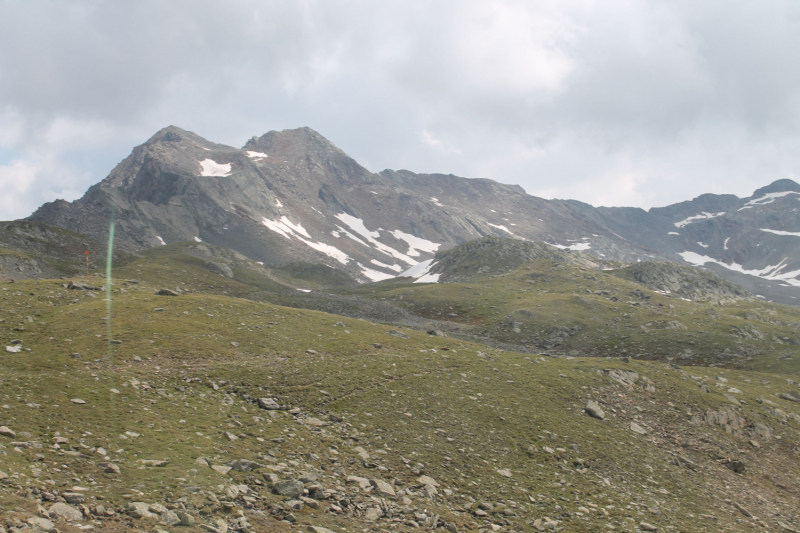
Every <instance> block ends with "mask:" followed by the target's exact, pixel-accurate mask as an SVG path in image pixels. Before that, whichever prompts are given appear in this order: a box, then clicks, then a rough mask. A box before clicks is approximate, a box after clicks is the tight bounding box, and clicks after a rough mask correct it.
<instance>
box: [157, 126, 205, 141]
mask: <svg viewBox="0 0 800 533" xmlns="http://www.w3.org/2000/svg"><path fill="white" fill-rule="evenodd" d="M182 141H183V142H185V141H190V142H193V143H197V144H203V145H206V144H207V145H212V144H213V143H211V142H209V141H207V140H206V139H204V138H202V137H200V136H199V135H197V134H196V133H193V132H191V131H188V130H185V129H183V128H179V127H178V126H167V127H166V128H161V129H160V130H158V131H157V132H156V133H155V134H154V135H153V136H152V137H150V138H149V139H147V141H145V143H144V144H145V145H147V146H151V145H154V144H156V143H161V142H170V143H176V142H182Z"/></svg>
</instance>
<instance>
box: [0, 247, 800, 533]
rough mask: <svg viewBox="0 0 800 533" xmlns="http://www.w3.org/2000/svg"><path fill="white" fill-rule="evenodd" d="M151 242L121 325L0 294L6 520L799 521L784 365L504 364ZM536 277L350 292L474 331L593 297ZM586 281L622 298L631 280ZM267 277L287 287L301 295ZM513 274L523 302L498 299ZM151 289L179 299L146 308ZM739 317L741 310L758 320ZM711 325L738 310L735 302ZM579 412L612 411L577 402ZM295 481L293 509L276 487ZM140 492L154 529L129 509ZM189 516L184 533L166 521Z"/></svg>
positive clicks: (729, 526) (23, 290)
mask: <svg viewBox="0 0 800 533" xmlns="http://www.w3.org/2000/svg"><path fill="white" fill-rule="evenodd" d="M158 253H159V254H162V255H160V256H155V255H154V256H148V257H143V258H140V259H137V260H135V261H132V262H130V263H128V264H126V265H124V266H123V267H121V268H120V269H119V270H118V271H117V277H115V280H114V282H113V285H112V286H111V287H112V291H111V295H112V299H111V303H112V306H111V309H112V312H111V315H110V320H109V317H108V315H107V311H106V310H107V303H108V302H106V301H105V296H106V294H105V293H102V292H96V291H79V290H70V289H66V288H64V286H63V284H64V282H63V281H55V280H29V281H18V282H15V283H6V284H3V285H2V288H3V289H4V290H3V291H2V298H3V299H2V300H1V302H2V309H1V310H0V318H2V320H3V322H2V323H0V328H2V329H0V336H2V341H3V342H2V343H0V344H2V345H3V346H11V347H17V346H19V347H20V348H21V349H20V351H19V352H5V353H4V355H3V357H2V358H1V359H0V371H1V373H2V378H1V379H2V385H3V391H2V398H0V402H2V405H0V424H2V425H5V426H7V427H8V428H9V429H10V430H11V431H13V432H14V433H16V435H15V436H14V437H0V444H1V445H2V446H3V448H0V450H1V451H2V452H5V453H4V454H2V455H0V471H2V472H3V473H4V474H5V475H6V476H8V477H6V478H5V479H4V480H3V482H2V483H0V501H2V513H1V514H0V517H2V518H3V519H6V520H9V521H10V522H7V523H11V524H13V523H15V522H14V520H19V521H21V522H24V521H25V520H29V519H30V518H31V517H32V516H35V515H36V514H37V512H39V513H45V512H47V511H48V510H49V509H51V507H52V506H53V505H54V504H55V503H57V502H58V501H60V500H63V501H73V502H78V501H79V500H81V499H82V502H81V503H73V504H70V505H71V506H72V507H73V508H74V509H77V510H78V511H79V512H83V513H85V514H84V515H83V516H82V517H81V518H82V520H76V521H73V522H72V523H71V524H72V525H70V523H67V522H65V521H63V520H54V522H55V523H56V525H57V526H58V528H59V529H60V530H61V531H78V528H77V526H79V525H82V526H85V525H93V526H94V527H95V528H98V529H100V530H103V531H116V530H119V531H122V530H125V531H129V530H132V529H139V530H142V531H154V530H156V529H163V530H167V531H172V530H180V531H210V530H211V529H209V528H214V529H215V530H217V531H221V530H223V527H222V525H221V523H219V522H217V521H219V520H222V521H223V522H224V527H225V528H228V530H229V531H233V530H241V531H248V530H249V531H287V532H288V531H298V530H306V529H307V528H308V527H309V526H315V527H324V528H328V529H330V530H332V531H337V532H338V531H361V530H367V531H374V530H377V531H413V530H416V529H417V528H418V527H420V528H426V529H429V528H431V527H432V526H434V525H439V526H441V527H444V528H448V527H449V528H451V530H452V529H455V530H457V531H478V530H481V529H484V530H487V531H491V530H493V529H495V528H501V529H502V530H516V531H537V530H539V528H544V529H548V528H551V529H555V530H556V531H570V532H573V531H574V532H583V531H586V532H589V531H604V530H609V531H610V530H615V531H631V532H632V531H641V530H648V529H647V528H648V527H649V526H653V527H655V528H658V530H659V531H697V530H713V531H751V530H753V529H755V530H760V529H767V528H780V527H782V526H781V525H780V524H785V525H786V526H787V527H796V525H797V524H798V520H799V519H800V517H798V514H797V509H798V503H799V502H798V493H799V492H800V484H798V476H800V463H798V448H797V440H798V432H800V403H796V402H793V401H790V400H787V399H784V398H782V397H780V395H783V394H786V393H789V392H790V391H794V392H797V391H800V388H798V385H797V384H796V383H794V382H790V381H789V380H787V377H786V376H782V375H778V374H776V373H774V372H771V373H757V372H753V371H747V370H732V369H715V368H707V367H706V368H704V367H691V368H686V367H681V368H675V367H673V366H670V365H668V364H665V363H663V362H655V361H633V360H627V359H625V360H623V359H619V358H584V357H574V358H568V357H563V358H552V357H544V356H541V355H536V354H529V353H516V352H510V351H504V350H501V349H497V348H489V347H487V346H486V345H483V344H474V343H471V342H467V341H463V340H459V339H455V338H445V337H439V336H432V335H428V334H426V333H424V332H421V331H414V330H411V329H404V328H397V327H393V326H387V325H381V324H376V323H371V322H368V321H363V320H357V319H352V318H343V317H341V316H337V315H330V314H326V313H322V312H319V311H314V310H306V309H297V308H290V307H285V306H281V305H277V304H275V303H271V302H263V301H262V302H259V301H252V300H248V299H244V298H241V297H239V296H240V295H241V294H249V293H253V291H254V289H253V287H254V285H252V284H245V283H242V282H240V281H236V280H235V279H233V278H230V277H227V276H225V275H220V274H215V273H213V272H211V271H210V270H209V269H208V268H206V267H207V265H205V263H200V264H191V263H192V262H191V261H188V260H182V262H179V261H177V260H176V259H175V258H174V257H170V256H169V255H170V254H169V253H168V250H166V247H165V248H164V249H159V251H158ZM526 268H531V269H532V270H526ZM536 268H537V267H536V265H535V264H534V265H533V266H530V267H522V269H521V270H519V271H515V272H513V273H511V274H508V275H507V276H506V277H501V278H497V279H496V280H495V281H487V282H486V283H487V284H488V285H489V287H488V288H487V287H486V286H485V285H484V284H481V285H479V286H478V285H475V286H471V287H472V288H470V289H468V288H467V287H466V286H459V285H457V284H451V285H447V284H445V285H437V286H427V287H421V286H419V285H416V286H415V285H409V284H406V285H405V286H403V285H401V284H398V283H395V284H394V285H393V284H391V283H389V284H379V285H373V286H372V287H371V288H368V287H365V288H362V289H359V291H361V293H368V294H370V297H371V298H381V297H387V298H395V300H396V302H395V303H397V302H403V304H404V305H405V304H408V302H409V300H410V299H411V298H412V297H413V302H414V303H413V305H414V306H418V307H415V308H414V310H415V312H419V313H423V311H424V310H425V309H428V311H426V313H427V314H430V315H434V316H436V313H438V312H439V310H440V309H442V310H443V309H444V307H443V306H445V305H447V307H449V304H450V302H452V303H453V304H455V303H456V300H455V298H456V293H457V292H461V293H462V296H463V299H462V300H459V301H460V302H461V305H462V308H464V309H469V312H468V313H465V314H464V315H463V316H462V314H461V312H456V314H458V315H459V316H457V317H450V320H453V321H455V322H456V323H460V322H463V323H466V324H468V323H470V322H474V323H475V325H476V326H478V327H486V326H485V324H490V323H494V324H498V325H499V324H500V323H501V321H500V320H497V321H496V322H490V320H493V319H495V318H498V317H500V316H501V314H502V313H505V314H503V315H502V316H506V315H507V314H508V312H510V311H511V310H512V309H516V308H518V309H527V308H528V307H531V302H532V301H533V300H528V298H532V297H533V296H534V295H536V296H537V298H538V299H537V301H538V302H540V303H539V304H538V305H542V306H543V308H545V307H547V308H550V309H553V310H555V311H554V312H557V313H564V315H565V316H566V315H567V313H568V312H572V308H568V307H565V306H568V305H574V306H576V307H575V309H578V308H584V307H585V306H586V305H587V304H586V303H585V302H582V301H581V300H577V298H576V297H575V296H573V295H572V291H573V289H575V288H576V287H575V285H574V283H575V282H574V281H569V279H568V278H569V276H568V274H569V275H570V276H571V275H572V272H571V271H569V270H566V269H560V268H556V267H552V266H551V267H547V268H545V267H544V266H542V267H541V269H540V270H538V271H537V270H536ZM532 273H545V274H546V275H547V276H550V281H549V282H548V285H547V286H548V289H544V288H542V290H541V293H540V292H539V289H538V287H539V286H538V285H533V284H528V283H527V280H528V279H532V278H531V277H530V274H532ZM587 275H588V274H587ZM592 275H595V276H597V277H598V280H599V281H601V282H602V283H603V284H604V286H606V287H607V288H608V289H609V290H610V291H611V290H614V291H616V292H614V294H623V293H625V291H629V289H630V287H632V285H628V283H630V282H628V281H625V280H621V279H619V278H615V277H613V276H609V277H608V278H606V277H605V275H604V274H602V273H600V274H598V273H594V274H592ZM134 276H135V277H134ZM96 279H97V281H96V282H95V284H96V285H99V284H100V283H103V282H104V280H101V279H100V278H96ZM126 280H130V281H126ZM534 281H535V283H541V281H537V280H536V279H534ZM589 281H591V280H586V282H587V283H588V282H589ZM273 283H275V285H274V286H273V289H272V290H274V291H275V293H276V294H277V293H279V292H280V293H281V294H284V295H291V297H292V298H294V297H295V293H296V294H297V297H299V298H302V297H305V295H306V294H307V293H300V292H298V291H297V290H295V289H293V288H291V287H289V286H288V285H282V284H280V283H277V282H273ZM513 283H520V284H522V283H524V284H525V285H526V286H527V285H530V287H531V292H529V293H522V294H517V292H515V291H512V289H510V288H506V289H504V288H503V287H509V286H512V284H513ZM264 284H265V285H263V287H266V286H267V285H269V284H268V283H266V282H264ZM587 286H588V285H587ZM263 287H262V288H263ZM275 287H277V288H275ZM162 288H172V289H173V290H174V289H178V288H179V289H181V292H180V293H179V295H178V296H157V295H156V294H155V293H156V292H157V291H159V290H160V289H162ZM370 290H374V291H376V292H374V293H369V291H370ZM281 291H282V292H281ZM545 291H547V292H545ZM225 293H227V294H225ZM478 293H482V294H478ZM266 294H267V292H266V291H265V292H262V293H261V296H262V297H263V296H264V295H266ZM310 294H313V293H310ZM381 294H384V295H385V296H380V295H381ZM484 294H485V295H486V296H484ZM576 294H577V293H576ZM583 294H585V295H586V296H582V297H584V298H586V299H587V300H589V302H590V304H589V310H590V311H591V310H593V309H594V313H595V314H597V313H599V311H598V310H606V309H613V307H617V308H618V312H619V313H620V314H622V311H623V310H629V309H630V310H631V311H633V313H635V315H634V314H632V317H631V319H629V320H632V321H633V322H634V323H636V324H638V323H639V322H640V321H643V320H648V321H652V320H653V318H652V316H651V314H652V315H653V316H655V315H654V314H655V313H656V312H657V310H658V309H660V307H661V306H659V305H658V303H664V304H665V307H667V309H669V307H668V304H673V305H675V306H676V307H675V309H677V310H678V311H676V310H675V309H673V310H670V311H673V312H676V313H677V312H679V311H680V312H683V310H684V308H678V307H677V305H685V306H686V307H685V309H686V310H687V312H688V310H689V309H696V308H694V307H692V308H690V307H689V306H690V303H689V302H685V303H684V304H681V303H680V302H678V301H673V300H675V299H674V298H668V297H666V296H664V297H663V298H664V300H663V301H662V300H661V299H660V298H661V296H660V295H659V296H655V295H652V296H651V298H650V299H649V301H645V300H639V302H640V305H639V306H634V305H632V304H623V303H620V301H619V300H618V301H616V302H612V301H611V300H608V298H607V297H604V295H594V294H589V293H585V292H584V293H583ZM400 295H403V296H404V298H403V299H402V300H400V299H399V296H400ZM517 296H522V298H517ZM283 297H285V298H289V296H283ZM448 298H449V300H448ZM573 301H575V302H579V303H570V302H573ZM642 304H644V305H642ZM408 305H411V304H408ZM456 305H457V304H456ZM501 305H502V306H505V307H504V308H503V309H502V310H500V311H496V310H497V309H498V306H501ZM691 305H695V306H696V305H698V304H691ZM748 305H749V304H748ZM752 305H753V307H752V308H750V307H747V308H746V309H745V310H742V311H741V312H742V313H746V312H753V311H756V310H757V307H758V306H761V308H762V311H760V312H759V313H760V314H765V313H766V311H763V309H767V310H768V309H771V307H769V306H766V307H765V306H764V304H758V303H753V304H752ZM426 306H427V307H426ZM467 306H469V307H467ZM492 306H494V307H492ZM623 306H627V307H623ZM533 307H534V308H535V305H533ZM634 308H635V309H634ZM448 311H449V309H448ZM666 312H667V311H664V313H666ZM716 312H717V313H719V314H720V316H721V318H718V319H717V320H719V321H721V322H722V321H724V320H731V321H735V320H737V319H734V318H726V317H729V316H733V314H734V311H732V310H731V311H728V310H727V308H725V306H717V307H716ZM640 314H641V315H640ZM591 316H592V315H591V314H590V313H589V312H588V311H586V312H585V313H584V314H582V315H579V320H586V321H589V320H591ZM634 316H635V318H634ZM767 316H769V315H767ZM468 317H469V318H468ZM771 319H772V318H771ZM480 320H485V322H484V323H480ZM536 320H537V318H536V311H534V317H533V318H532V322H531V323H532V324H537V322H536ZM740 320H743V321H744V320H750V319H745V318H741V319H740ZM561 323H562V324H564V325H565V327H566V326H569V327H573V326H574V325H577V324H579V322H575V323H574V324H573V323H564V322H561ZM736 323H738V322H736ZM548 325H549V324H548ZM768 325H770V324H768ZM689 326H691V323H690V324H689V325H687V327H689ZM496 327H499V326H496ZM606 327H608V326H606ZM761 327H762V328H764V329H766V326H761ZM774 327H775V328H778V327H779V326H774ZM519 329H521V330H522V328H519ZM588 329H589V326H585V327H584V328H582V329H581V332H582V331H586V330H588ZM626 329H630V328H626ZM659 331H661V330H659ZM695 331H696V330H694V328H692V329H689V330H686V331H685V332H684V331H683V330H680V331H679V332H680V333H681V335H690V334H691V333H693V332H695ZM390 332H394V333H392V334H390ZM581 332H578V333H576V334H575V335H572V336H571V337H569V341H568V342H569V343H577V341H578V340H579V339H581V337H580V335H581ZM109 333H110V334H109ZM498 333H499V332H498ZM512 333H513V332H512ZM643 334H644V332H643ZM643 338H645V337H643ZM687 338H689V337H687ZM690 338H692V339H694V340H695V341H696V342H698V344H696V345H695V346H700V345H702V346H705V343H704V341H702V336H699V335H697V336H692V337H690ZM14 341H19V343H14ZM109 341H111V342H109ZM581 342H587V343H588V342H589V341H588V340H582V341H581ZM618 342H621V339H620V340H619V341H618ZM642 342H643V341H642ZM676 342H677V341H676ZM700 343H702V344H700ZM572 346H573V345H572V344H569V345H568V346H566V347H564V348H563V349H567V348H571V347H572ZM574 346H579V345H578V344H575V345H574ZM777 349H778V348H776V350H777ZM698 351H699V350H698ZM764 357H765V359H764V360H767V358H771V357H772V355H771V354H770V353H767V354H765V356H764ZM754 360H755V358H754ZM770 361H771V359H770ZM771 364H774V365H778V364H779V363H778V361H777V360H776V361H774V362H773V363H771ZM780 364H783V362H781V363H780ZM706 391H708V392H706ZM259 398H273V399H274V401H275V402H276V403H277V404H279V405H280V406H281V409H279V410H266V409H263V408H262V407H260V406H259V403H258V399H259ZM589 400H592V401H594V402H597V403H598V404H599V406H600V407H601V408H602V409H603V410H604V411H605V419H603V420H600V419H597V418H593V417H591V416H589V415H588V414H587V413H586V412H585V411H584V407H585V406H586V404H587V402H588V401H589ZM734 402H736V403H734ZM242 459H244V460H245V461H240V460H242ZM237 461H238V463H237ZM249 462H252V463H254V464H251V463H249ZM108 463H111V464H113V465H116V466H117V467H118V468H119V473H114V472H110V471H108V470H114V469H113V468H111V467H110V466H109V464H108ZM231 465H233V466H234V467H235V468H239V469H240V470H247V469H249V468H253V469H252V470H250V471H237V470H228V469H229V468H230V467H231ZM742 468H744V470H743V471H741V470H742ZM736 470H739V471H738V472H737V471H736ZM421 476H427V477H428V478H430V479H433V480H434V481H435V482H436V483H437V485H435V486H434V485H432V484H431V483H430V482H429V481H428V479H426V478H423V477H421ZM0 477H4V476H2V475H0ZM301 478H302V479H303V480H304V488H305V490H306V491H307V494H304V495H303V498H306V500H305V501H304V500H300V499H298V498H291V497H287V496H281V495H279V494H277V493H275V491H274V487H276V486H277V487H282V486H283V485H281V484H280V481H285V480H297V479H301ZM369 480H374V481H375V483H374V485H375V487H373V485H370V483H369ZM379 482H385V483H386V484H388V485H383V484H382V483H379ZM387 487H388V488H387ZM389 490H391V491H392V492H394V494H395V495H394V496H391V494H390V492H389ZM132 502H142V503H143V504H146V505H145V506H144V507H143V509H145V511H146V510H147V509H148V508H149V509H153V511H152V514H153V516H151V517H146V516H145V517H143V518H135V516H139V515H140V514H142V513H138V512H137V511H136V510H135V509H136V505H131V509H134V510H132V511H129V510H126V509H127V508H128V507H127V506H128V504H132ZM38 506H41V507H42V509H43V510H39V508H38ZM301 506H302V508H300V507H301ZM139 508H140V510H141V509H142V505H139ZM146 512H148V513H149V512H151V511H146ZM748 514H749V515H751V516H749V517H748V516H747V515H748ZM437 517H438V518H437ZM181 518H182V519H183V520H184V523H186V524H190V523H192V524H191V525H185V526H178V525H177V524H175V525H168V524H167V523H166V522H175V520H180V519H181ZM242 519H244V520H242ZM434 521H435V523H434ZM202 526H206V527H205V529H202ZM444 530H445V529H442V531H444Z"/></svg>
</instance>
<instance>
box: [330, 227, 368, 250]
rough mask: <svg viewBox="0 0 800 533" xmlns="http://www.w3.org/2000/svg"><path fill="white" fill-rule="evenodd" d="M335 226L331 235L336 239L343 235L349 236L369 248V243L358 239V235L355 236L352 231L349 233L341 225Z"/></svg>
mask: <svg viewBox="0 0 800 533" xmlns="http://www.w3.org/2000/svg"><path fill="white" fill-rule="evenodd" d="M336 227H337V228H338V229H335V230H333V231H332V232H331V235H333V236H334V237H336V238H337V239H339V238H341V236H342V235H344V236H346V237H350V238H351V239H353V240H354V241H356V242H357V243H358V244H361V245H363V246H366V247H367V248H369V244H367V243H365V242H364V241H362V240H361V239H359V238H358V237H356V236H355V235H353V234H352V233H350V232H349V231H347V230H346V229H344V228H343V227H341V226H336Z"/></svg>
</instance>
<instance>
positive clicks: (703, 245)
mask: <svg viewBox="0 0 800 533" xmlns="http://www.w3.org/2000/svg"><path fill="white" fill-rule="evenodd" d="M697 244H699V245H700V246H702V247H703V248H708V245H707V244H705V243H703V242H700V241H697Z"/></svg>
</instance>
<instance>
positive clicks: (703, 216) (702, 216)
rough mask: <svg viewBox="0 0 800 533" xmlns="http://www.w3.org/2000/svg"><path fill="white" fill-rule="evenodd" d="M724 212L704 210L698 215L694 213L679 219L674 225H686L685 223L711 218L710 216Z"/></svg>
mask: <svg viewBox="0 0 800 533" xmlns="http://www.w3.org/2000/svg"><path fill="white" fill-rule="evenodd" d="M724 214H725V212H724V211H723V212H721V213H706V212H705V211H703V212H702V213H700V214H699V215H694V216H691V217H689V218H685V219H683V220H681V221H680V222H675V227H677V228H682V227H684V226H687V225H689V224H691V223H692V222H696V221H698V220H706V219H711V218H717V217H721V216H722V215H724Z"/></svg>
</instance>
